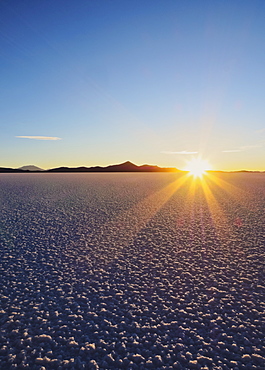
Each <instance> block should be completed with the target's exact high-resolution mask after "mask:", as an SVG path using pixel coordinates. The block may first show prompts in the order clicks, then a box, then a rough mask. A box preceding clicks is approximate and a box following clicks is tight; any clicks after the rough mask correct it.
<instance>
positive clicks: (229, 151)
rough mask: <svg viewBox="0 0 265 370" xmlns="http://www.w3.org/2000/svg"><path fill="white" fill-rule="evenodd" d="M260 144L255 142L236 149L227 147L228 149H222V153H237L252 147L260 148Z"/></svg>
mask: <svg viewBox="0 0 265 370" xmlns="http://www.w3.org/2000/svg"><path fill="white" fill-rule="evenodd" d="M261 147H262V145H261V144H255V145H245V146H240V147H238V148H237V149H228V150H223V151H222V152H223V153H238V152H244V151H245V150H249V149H254V148H261Z"/></svg>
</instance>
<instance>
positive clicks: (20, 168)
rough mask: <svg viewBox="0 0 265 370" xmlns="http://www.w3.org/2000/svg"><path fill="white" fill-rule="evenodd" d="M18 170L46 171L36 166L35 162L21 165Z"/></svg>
mask: <svg viewBox="0 0 265 370" xmlns="http://www.w3.org/2000/svg"><path fill="white" fill-rule="evenodd" d="M18 170H23V171H44V170H43V169H42V168H40V167H37V166H34V165H33V164H30V165H27V166H22V167H19V168H18Z"/></svg>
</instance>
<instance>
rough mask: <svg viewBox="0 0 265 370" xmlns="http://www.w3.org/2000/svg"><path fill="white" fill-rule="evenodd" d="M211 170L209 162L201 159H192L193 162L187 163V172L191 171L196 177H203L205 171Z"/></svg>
mask: <svg viewBox="0 0 265 370" xmlns="http://www.w3.org/2000/svg"><path fill="white" fill-rule="evenodd" d="M210 169H211V165H210V164H209V162H208V161H206V160H204V159H201V158H192V160H190V161H189V162H188V163H187V167H186V168H185V171H189V172H190V174H191V175H193V176H194V177H202V176H203V175H204V174H205V171H207V170H210Z"/></svg>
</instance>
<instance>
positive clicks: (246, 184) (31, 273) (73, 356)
mask: <svg viewBox="0 0 265 370" xmlns="http://www.w3.org/2000/svg"><path fill="white" fill-rule="evenodd" d="M219 180H220V182H219V185H220V184H221V186H218V185H217V184H215V183H214V182H211V181H210V180H209V181H208V182H207V184H208V185H207V187H206V186H204V187H203V186H202V185H201V184H194V183H192V180H191V179H189V180H188V181H187V182H185V183H183V184H182V182H181V178H180V175H176V174H82V175H81V174H80V175H76V174H31V175H29V176H25V175H24V174H22V175H18V174H16V175H4V176H1V177H0V188H1V200H0V202H1V211H2V212H1V216H0V237H1V248H0V277H1V285H0V301H1V306H0V307H1V311H0V315H1V322H0V335H1V336H0V345H1V346H0V368H1V369H13V368H14V369H15V368H18V369H23V368H29V369H64V368H66V369H67V368H68V369H149V368H150V369H264V363H265V353H264V316H263V315H264V306H265V305H264V302H265V299H264V293H265V284H264V266H265V265H264V257H265V216H264V206H265V186H264V185H265V177H264V176H263V175H256V174H251V175H250V174H230V175H226V174H223V175H219ZM180 185H182V186H180Z"/></svg>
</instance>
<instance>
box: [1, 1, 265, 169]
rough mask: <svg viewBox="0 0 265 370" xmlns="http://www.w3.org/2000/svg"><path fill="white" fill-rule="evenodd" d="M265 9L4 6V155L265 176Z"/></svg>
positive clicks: (187, 4)
mask: <svg viewBox="0 0 265 370" xmlns="http://www.w3.org/2000/svg"><path fill="white" fill-rule="evenodd" d="M264 19H265V3H264V1H255V0H253V1H236V0H234V1H221V0H220V1H219V0H216V1H195V0H194V1H186V0H185V1H184V0H183V1H181V0H179V1H175V0H174V1H169V0H163V1H156V0H153V1H137V0H134V1H129V0H128V1H126V0H122V1H116V0H112V1H111V0H108V1H105V0H101V1H96V0H93V1H84V0H82V1H81V0H75V1H68V0H56V1H50V0H46V1H36V0H34V1H33V0H28V1H27V0H24V1H19V0H14V1H11V0H10V1H7V0H3V1H1V3H0V73H1V85H0V129H1V131H0V132H1V135H0V158H1V163H0V166H2V167H19V166H22V165H25V164H35V165H38V166H40V167H43V168H49V167H57V166H82V165H85V166H90V165H107V164H111V163H120V162H123V161H126V160H131V161H132V162H134V163H137V164H143V163H149V164H157V165H160V166H174V167H178V168H185V167H186V162H187V161H189V160H191V158H192V157H193V156H197V155H198V156H201V157H202V158H204V159H207V160H208V161H209V162H210V163H211V164H212V167H213V168H216V169H222V170H233V169H242V168H245V169H260V170H261V169H262V170H265V112H264V98H265V68H264V65H265V47H264V45H265V22H264Z"/></svg>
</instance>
